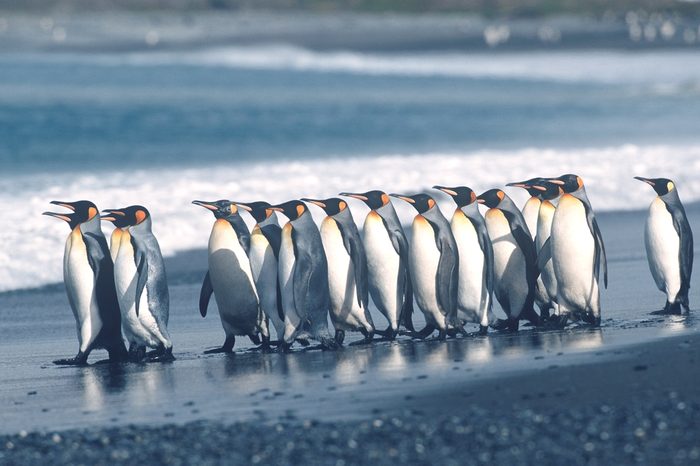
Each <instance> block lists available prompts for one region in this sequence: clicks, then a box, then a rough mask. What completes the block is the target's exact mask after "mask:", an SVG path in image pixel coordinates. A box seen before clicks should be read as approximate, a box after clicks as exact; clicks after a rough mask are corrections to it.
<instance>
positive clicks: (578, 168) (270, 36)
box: [0, 1, 700, 291]
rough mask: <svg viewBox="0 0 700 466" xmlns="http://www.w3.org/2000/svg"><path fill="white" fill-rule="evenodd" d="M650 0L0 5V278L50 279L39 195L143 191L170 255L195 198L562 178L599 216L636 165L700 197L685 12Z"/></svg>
mask: <svg viewBox="0 0 700 466" xmlns="http://www.w3.org/2000/svg"><path fill="white" fill-rule="evenodd" d="M195 3H196V2H195ZM272 3H274V2H272ZM319 3H321V4H322V3H323V2H319ZM327 3H328V4H329V5H331V6H335V7H338V4H339V3H340V4H342V2H335V3H334V2H327ZM409 3H410V2H409ZM423 3H424V4H425V5H430V4H431V2H423ZM423 3H421V4H423ZM459 3H460V2H455V4H459ZM466 3H468V2H466ZM535 3H536V2H535ZM651 3H653V2H651ZM657 3H659V5H660V6H661V8H660V10H659V11H660V12H658V13H657V12H654V11H653V10H649V9H645V10H642V9H634V10H630V9H627V8H626V7H625V8H618V9H617V10H615V9H613V10H605V9H601V10H600V11H598V10H594V9H592V10H591V11H584V12H576V11H573V12H567V11H566V7H565V6H564V7H562V9H561V11H554V12H553V13H556V14H555V15H551V14H549V12H541V11H536V12H534V13H533V14H531V15H522V14H512V12H511V14H508V15H506V16H504V15H500V14H498V12H496V13H495V15H490V14H489V15H484V14H483V13H484V11H471V10H469V9H466V8H465V9H463V10H464V11H452V10H449V9H448V10H449V11H447V10H446V11H441V10H440V11H433V10H432V9H431V8H426V9H427V10H428V12H427V13H426V12H418V13H417V12H415V11H411V12H405V11H399V12H397V11H393V12H382V13H369V12H367V11H359V12H358V11H355V10H357V9H359V10H363V8H364V9H366V4H365V3H364V2H358V3H357V5H359V7H357V8H355V9H351V10H353V11H337V10H338V9H337V8H336V10H334V11H330V12H329V11H320V12H319V11H318V9H315V8H306V9H305V8H287V9H285V10H284V11H279V10H277V11H270V10H266V11H257V10H250V9H248V8H243V9H231V8H230V7H232V6H236V7H239V6H241V5H239V4H235V2H234V3H232V4H228V3H226V2H223V3H222V4H221V5H218V6H219V7H222V8H224V9H223V10H217V11H213V10H212V9H211V8H205V7H204V6H198V7H197V8H184V9H183V8H166V9H161V8H160V7H159V5H160V6H163V5H161V4H154V5H152V4H151V3H149V2H145V3H143V4H142V6H144V8H145V9H144V10H143V11H134V10H133V8H132V9H128V8H127V9H123V8H122V9H120V10H118V11H115V10H114V9H113V7H114V6H115V5H111V4H109V2H106V6H105V8H107V10H105V11H97V10H96V9H95V8H94V5H90V4H86V3H81V2H80V1H74V2H68V3H65V2H64V3H59V4H58V5H59V6H60V7H57V6H53V7H52V9H49V8H47V7H46V5H44V4H43V3H42V2H28V3H27V4H26V5H24V8H23V9H21V10H20V11H17V9H16V5H14V6H13V5H12V2H5V1H0V166H1V167H2V170H1V171H0V205H1V206H2V207H0V209H2V218H3V226H5V228H2V229H0V243H1V244H3V248H2V250H0V291H1V290H12V289H18V288H31V287H34V286H39V285H43V284H47V283H53V282H57V281H60V279H61V255H62V253H63V247H62V243H63V241H64V239H65V234H66V231H65V225H60V224H58V222H55V221H51V220H50V219H47V218H45V217H41V216H40V213H41V212H42V211H44V210H46V207H47V202H48V201H50V200H52V199H63V200H75V199H79V198H86V199H92V200H93V201H95V202H96V203H97V204H98V206H100V207H101V208H107V207H118V206H123V205H127V204H133V203H141V204H144V205H146V206H147V207H148V208H149V209H150V210H151V212H152V214H153V217H154V222H155V226H154V229H155V231H156V234H157V235H158V237H159V239H160V241H161V244H162V246H163V249H164V252H165V253H166V254H168V255H172V254H174V253H176V252H178V251H184V250H187V249H192V248H199V247H204V246H205V245H206V241H207V237H208V229H209V226H210V220H211V219H210V218H209V217H210V216H208V215H206V213H205V212H199V210H201V209H199V210H197V209H195V208H194V207H191V206H189V205H188V204H189V201H190V200H191V199H195V198H204V199H219V198H232V199H239V200H253V199H267V200H270V201H272V202H277V201H283V200H286V199H289V198H298V197H302V196H330V195H334V194H336V193H337V192H339V191H340V190H367V189H373V188H380V189H385V190H396V191H419V190H423V189H427V188H429V187H430V186H432V185H434V184H437V183H440V184H457V183H459V184H466V185H470V186H472V187H473V188H474V189H476V190H482V189H487V188H490V187H493V186H501V185H503V184H504V183H506V182H508V181H514V180H519V179H523V178H529V177H531V176H535V175H552V176H554V175H559V174H561V173H563V172H577V173H580V174H582V175H583V176H584V177H585V178H586V182H587V185H588V187H589V194H590V197H591V199H592V201H593V203H594V207H595V208H596V209H599V210H616V209H638V208H641V207H644V206H645V205H647V204H648V202H649V201H650V197H651V193H650V192H648V188H645V186H643V185H642V184H641V183H635V182H634V181H633V180H632V179H631V177H632V176H634V175H645V176H667V177H672V178H675V179H676V181H677V182H678V184H679V186H680V187H681V188H680V189H681V195H682V196H683V198H684V199H685V200H687V201H691V200H697V199H700V180H699V179H698V175H700V138H699V137H698V133H699V132H698V124H697V122H698V121H700V105H699V104H700V41H699V40H698V33H699V32H700V30H699V29H698V28H699V26H700V20H698V18H700V16H698V15H697V14H696V12H695V9H697V8H696V6H695V4H692V3H676V2H670V3H669V2H657ZM387 4H388V5H389V7H387V8H386V9H388V10H391V2H388V3H387ZM99 5H103V4H99ZM164 5H166V6H168V4H167V2H165V3H164ZM311 5H312V6H314V5H316V2H311ZM363 5H364V7H363ZM504 5H506V6H507V5H508V4H507V2H504ZM591 5H593V3H592V4H591ZM595 5H597V4H595ZM620 5H621V6H623V7H624V6H625V5H624V4H623V3H620ZM620 5H618V6H620ZM669 5H670V6H669ZM122 6H123V5H122ZM154 6H155V8H154ZM170 6H172V5H170ZM175 6H176V7H177V6H178V5H175ZM210 6H211V5H210ZM215 6H217V5H215ZM243 6H246V5H243ZM273 6H274V5H273ZM341 6H342V5H341ZM613 6H615V5H613ZM132 7H133V5H132ZM503 8H505V7H503ZM591 8H593V7H591ZM417 9H418V10H420V8H417ZM340 10H342V8H341V9H340ZM438 10H439V9H438ZM453 10H460V9H459V8H454V9H453ZM487 13H488V12H487ZM513 194H514V197H516V198H517V199H522V196H521V194H520V193H513ZM441 200H443V199H442V198H441ZM353 207H357V210H356V220H358V222H359V223H361V220H362V217H363V216H364V212H365V210H363V209H362V208H361V207H360V206H359V205H357V204H353ZM400 214H401V215H402V218H403V219H404V220H406V221H408V220H410V211H409V210H406V209H405V206H401V207H400ZM105 230H106V231H108V229H107V228H105Z"/></svg>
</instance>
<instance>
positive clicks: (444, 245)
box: [390, 194, 461, 339]
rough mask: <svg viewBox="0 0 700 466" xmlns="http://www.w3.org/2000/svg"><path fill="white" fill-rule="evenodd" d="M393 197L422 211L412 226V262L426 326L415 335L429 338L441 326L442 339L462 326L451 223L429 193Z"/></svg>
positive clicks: (417, 293)
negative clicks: (458, 307) (458, 315)
mask: <svg viewBox="0 0 700 466" xmlns="http://www.w3.org/2000/svg"><path fill="white" fill-rule="evenodd" d="M390 196H392V197H396V198H398V199H401V200H403V201H406V202H408V203H409V204H411V205H412V206H413V207H414V208H415V209H416V210H417V211H418V215H416V216H415V218H414V219H413V225H412V227H411V246H410V248H409V261H410V267H411V279H412V281H413V290H414V291H415V293H416V301H417V302H418V306H419V307H420V309H421V311H423V314H424V316H425V328H424V329H423V330H421V331H420V332H417V333H416V334H415V336H418V337H419V338H426V337H427V336H428V335H430V334H431V333H433V331H434V330H435V329H438V330H439V332H440V336H439V338H440V339H444V338H445V337H446V336H447V331H448V329H457V330H459V329H461V325H460V324H459V321H458V318H457V292H458V286H459V285H458V281H459V280H458V279H459V277H458V275H459V253H458V251H457V243H456V241H455V238H454V236H453V235H452V230H451V229H450V224H449V223H448V222H447V219H446V218H445V217H444V216H443V215H442V212H440V209H439V208H438V206H437V203H436V202H435V200H434V199H433V198H432V197H430V196H429V195H427V194H414V195H413V196H406V195H402V194H390Z"/></svg>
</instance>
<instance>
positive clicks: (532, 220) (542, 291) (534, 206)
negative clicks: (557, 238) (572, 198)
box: [506, 178, 556, 320]
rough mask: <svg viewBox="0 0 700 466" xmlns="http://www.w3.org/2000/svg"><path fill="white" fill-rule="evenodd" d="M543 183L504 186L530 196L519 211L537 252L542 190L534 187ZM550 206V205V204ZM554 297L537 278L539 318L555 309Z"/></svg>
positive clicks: (536, 290)
mask: <svg viewBox="0 0 700 466" xmlns="http://www.w3.org/2000/svg"><path fill="white" fill-rule="evenodd" d="M543 181H545V180H544V178H531V179H529V180H526V181H518V182H515V183H508V184H506V186H511V187H516V188H522V189H524V190H525V191H527V193H528V194H529V195H530V197H529V198H528V200H527V201H526V202H525V205H523V208H522V210H521V212H522V214H523V218H524V219H525V224H526V225H527V229H528V230H530V235H531V236H532V240H533V241H534V242H535V249H536V250H537V251H538V250H539V248H538V247H537V243H538V239H537V221H538V219H539V216H540V207H541V206H542V202H543V201H542V196H541V194H542V193H543V189H544V188H541V187H538V186H536V184H537V183H541V182H543ZM550 205H551V203H550ZM555 300H556V295H555V296H553V297H550V295H549V293H547V287H546V286H545V285H544V281H543V279H542V276H541V275H540V276H539V277H537V286H536V287H535V303H536V304H537V307H538V308H539V310H540V317H541V318H542V319H544V320H546V319H547V318H548V317H549V315H550V313H552V312H553V311H554V308H555Z"/></svg>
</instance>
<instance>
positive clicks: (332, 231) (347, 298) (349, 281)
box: [321, 217, 357, 316]
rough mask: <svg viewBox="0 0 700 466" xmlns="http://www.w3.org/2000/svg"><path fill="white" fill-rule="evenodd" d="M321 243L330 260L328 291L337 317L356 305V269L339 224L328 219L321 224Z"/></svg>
mask: <svg viewBox="0 0 700 466" xmlns="http://www.w3.org/2000/svg"><path fill="white" fill-rule="evenodd" d="M321 241H322V242H323V249H324V250H325V251H326V259H327V260H328V291H329V292H330V298H331V311H332V312H333V313H334V314H336V316H338V315H340V314H342V313H343V311H345V310H349V309H351V308H353V303H356V302H357V300H356V299H355V297H356V287H355V269H354V265H353V263H352V261H351V259H350V255H349V254H348V252H347V250H346V249H345V245H344V244H343V235H342V233H341V232H340V229H339V228H338V223H337V222H336V221H335V220H334V219H333V218H331V217H326V218H325V219H324V220H323V223H322V224H321Z"/></svg>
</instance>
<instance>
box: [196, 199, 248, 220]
mask: <svg viewBox="0 0 700 466" xmlns="http://www.w3.org/2000/svg"><path fill="white" fill-rule="evenodd" d="M192 204H194V205H198V206H200V207H204V208H205V209H209V210H211V211H212V213H213V214H214V217H216V218H217V219H218V218H226V217H230V216H231V215H236V214H237V213H238V206H237V205H236V204H234V203H233V202H231V201H229V200H228V199H220V200H218V201H211V202H209V201H192Z"/></svg>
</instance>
